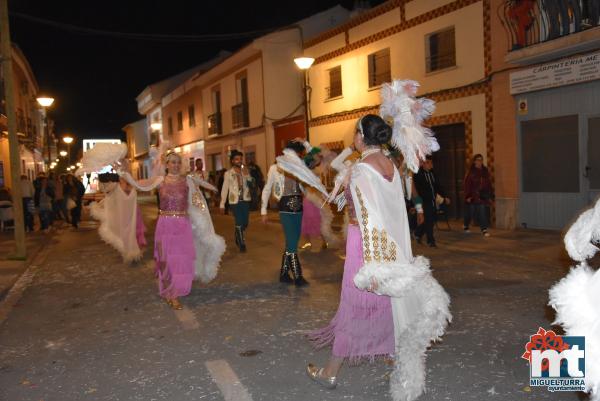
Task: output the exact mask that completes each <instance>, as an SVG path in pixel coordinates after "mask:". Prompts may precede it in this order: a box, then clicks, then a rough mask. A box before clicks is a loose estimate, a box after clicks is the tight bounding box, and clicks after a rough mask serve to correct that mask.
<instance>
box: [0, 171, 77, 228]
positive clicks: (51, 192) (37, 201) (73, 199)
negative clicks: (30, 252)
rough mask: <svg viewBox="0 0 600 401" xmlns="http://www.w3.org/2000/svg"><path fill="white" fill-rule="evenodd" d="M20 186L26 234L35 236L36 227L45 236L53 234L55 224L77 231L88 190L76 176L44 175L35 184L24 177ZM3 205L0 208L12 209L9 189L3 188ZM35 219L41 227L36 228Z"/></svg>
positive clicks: (41, 174) (1, 198)
mask: <svg viewBox="0 0 600 401" xmlns="http://www.w3.org/2000/svg"><path fill="white" fill-rule="evenodd" d="M19 185H20V187H21V196H22V202H23V217H24V224H25V231H27V232H32V231H34V229H35V228H36V226H37V227H38V228H39V230H40V231H42V232H50V231H51V230H52V229H53V228H54V227H55V222H62V224H65V223H66V224H70V225H71V226H72V227H73V228H75V229H77V228H78V226H79V221H80V220H81V209H82V200H83V195H84V194H85V187H84V186H83V183H82V182H81V181H80V180H79V179H78V178H77V177H76V176H74V175H72V174H60V175H58V174H54V173H53V172H51V173H50V174H48V175H46V173H43V172H41V173H39V174H38V176H37V177H36V178H35V179H34V180H33V181H31V180H30V179H29V178H28V177H27V176H26V175H22V176H21V180H20V182H19ZM0 202H1V206H0V207H3V208H5V209H8V208H11V207H12V202H13V199H12V194H11V191H10V189H9V188H6V187H2V188H0ZM36 217H37V222H38V223H39V224H36Z"/></svg>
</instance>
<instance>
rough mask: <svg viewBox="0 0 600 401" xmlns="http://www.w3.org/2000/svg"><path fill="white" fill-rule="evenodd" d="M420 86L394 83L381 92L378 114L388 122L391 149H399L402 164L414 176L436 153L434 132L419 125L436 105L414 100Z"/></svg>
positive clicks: (431, 102)
mask: <svg viewBox="0 0 600 401" xmlns="http://www.w3.org/2000/svg"><path fill="white" fill-rule="evenodd" d="M418 87H419V83H418V82H416V81H411V80H394V81H392V82H391V83H385V84H383V86H382V88H381V107H380V109H379V114H380V115H381V117H382V118H383V119H385V120H388V121H389V120H391V121H392V122H393V124H392V128H393V131H392V141H391V142H392V145H393V146H394V147H395V148H397V149H399V150H400V151H401V152H402V155H403V156H404V160H405V162H406V164H407V165H408V168H410V169H411V170H412V171H414V172H415V173H416V172H417V171H419V164H420V161H421V160H424V159H425V156H427V155H429V154H431V153H432V152H435V151H437V150H439V148H440V146H439V145H438V143H437V140H436V139H435V136H434V134H433V132H432V131H431V130H430V129H429V128H427V127H424V126H422V125H421V123H422V122H423V121H424V120H425V119H427V118H428V117H429V116H431V114H433V112H434V111H435V103H434V102H433V101H432V100H429V99H416V98H415V95H416V94H417V88H418Z"/></svg>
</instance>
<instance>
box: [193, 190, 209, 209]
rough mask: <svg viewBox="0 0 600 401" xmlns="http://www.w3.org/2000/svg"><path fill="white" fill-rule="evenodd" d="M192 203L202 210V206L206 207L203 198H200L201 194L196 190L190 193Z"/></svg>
mask: <svg viewBox="0 0 600 401" xmlns="http://www.w3.org/2000/svg"><path fill="white" fill-rule="evenodd" d="M192 205H194V206H196V207H198V208H200V209H202V210H204V208H205V207H206V206H205V205H204V199H202V194H201V193H200V191H198V190H196V191H194V193H193V194H192Z"/></svg>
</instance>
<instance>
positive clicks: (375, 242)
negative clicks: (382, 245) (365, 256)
mask: <svg viewBox="0 0 600 401" xmlns="http://www.w3.org/2000/svg"><path fill="white" fill-rule="evenodd" d="M371 235H372V239H373V259H375V261H376V262H381V252H380V250H379V232H378V231H377V229H376V228H375V227H373V230H371Z"/></svg>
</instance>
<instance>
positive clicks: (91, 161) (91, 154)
mask: <svg viewBox="0 0 600 401" xmlns="http://www.w3.org/2000/svg"><path fill="white" fill-rule="evenodd" d="M126 154H127V145H126V144H124V143H99V144H96V146H94V147H93V148H92V149H90V150H88V151H87V152H85V153H84V154H83V157H82V159H81V164H82V166H81V167H80V168H79V169H77V171H76V173H75V174H76V175H83V174H87V173H94V172H97V171H100V170H102V169H104V168H105V167H107V166H110V165H112V164H114V163H117V162H118V161H119V160H121V159H123V158H124V157H125V155H126Z"/></svg>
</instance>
